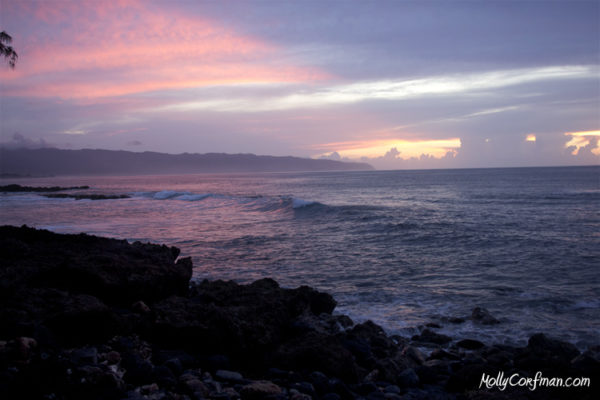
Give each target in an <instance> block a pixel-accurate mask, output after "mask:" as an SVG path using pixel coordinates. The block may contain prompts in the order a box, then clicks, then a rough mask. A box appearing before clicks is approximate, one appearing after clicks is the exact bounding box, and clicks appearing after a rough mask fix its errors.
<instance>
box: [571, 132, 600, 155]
mask: <svg viewBox="0 0 600 400" xmlns="http://www.w3.org/2000/svg"><path fill="white" fill-rule="evenodd" d="M565 136H570V137H571V139H570V140H569V141H568V142H567V143H566V144H565V148H569V147H575V149H574V150H573V151H572V152H571V154H572V155H574V156H576V155H577V154H579V150H581V149H582V148H584V147H586V146H589V145H590V143H592V142H594V143H595V147H593V148H592V149H591V152H592V154H595V155H597V156H600V145H599V144H598V138H599V137H600V130H597V131H579V132H565Z"/></svg>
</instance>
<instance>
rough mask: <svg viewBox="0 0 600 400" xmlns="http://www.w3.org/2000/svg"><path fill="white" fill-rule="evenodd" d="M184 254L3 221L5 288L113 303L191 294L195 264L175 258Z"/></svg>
mask: <svg viewBox="0 0 600 400" xmlns="http://www.w3.org/2000/svg"><path fill="white" fill-rule="evenodd" d="M178 255H179V249H177V248H175V247H167V246H164V245H163V246H159V245H154V244H144V243H140V242H135V243H133V244H129V243H128V242H127V241H125V240H115V239H107V238H101V237H96V236H90V235H85V234H79V235H59V234H55V233H52V232H49V231H46V230H37V229H33V228H27V227H21V228H17V227H13V226H2V227H0V259H2V260H3V263H2V264H1V266H0V290H2V291H5V292H8V291H10V292H14V291H15V290H17V289H19V288H22V287H44V288H49V287H50V288H56V289H62V290H65V291H68V292H73V293H85V294H88V295H92V296H95V297H97V298H99V299H101V300H104V301H106V302H107V303H124V304H131V302H133V301H136V300H140V299H142V300H155V299H159V298H164V297H166V296H169V295H172V294H185V293H187V289H188V282H189V280H190V278H191V275H192V263H191V260H190V259H189V258H183V259H180V260H178V261H177V262H175V260H176V259H177V256H178Z"/></svg>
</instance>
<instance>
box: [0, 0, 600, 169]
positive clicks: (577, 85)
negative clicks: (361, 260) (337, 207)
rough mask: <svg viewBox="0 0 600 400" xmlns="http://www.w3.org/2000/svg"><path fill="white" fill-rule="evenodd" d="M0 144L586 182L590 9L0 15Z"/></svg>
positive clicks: (596, 155)
mask: <svg viewBox="0 0 600 400" xmlns="http://www.w3.org/2000/svg"><path fill="white" fill-rule="evenodd" d="M0 31H6V32H7V33H8V34H9V35H11V36H12V38H13V41H12V43H11V45H12V46H13V47H14V49H15V50H16V51H17V53H18V56H19V57H18V61H17V64H16V66H15V68H14V69H11V68H10V67H9V65H8V62H6V60H0V117H1V121H0V143H1V144H2V145H3V146H5V147H58V148H64V149H80V148H101V149H110V150H128V151H158V152H166V153H176V154H179V153H184V152H188V153H208V152H224V153H254V154H260V155H277V156H287V155H292V156H300V157H312V158H331V159H339V160H352V161H366V162H368V163H370V164H371V165H373V166H374V167H376V168H378V169H405V168H411V169H413V168H424V169H426V168H468V167H513V166H514V167H516V166H550V165H598V164H600V144H599V140H600V1H598V0H594V1H577V0H575V1H544V0H538V1H519V0H514V1H511V0H504V1H486V0H480V1H453V0H445V1H409V0H405V1H402V0H396V1H385V0H381V1H349V0H347V1H342V0H338V1H333V0H328V1H327V0H325V1H322V0H320V1H310V0H307V1H251V0H247V1H202V0H200V1H191V0H187V1H184V0H181V1H178V0H170V1H167V0H163V1H151V0H111V1H103V0H81V1H70V0H48V1H43V0H38V1H26V0H25V1H19V0H0Z"/></svg>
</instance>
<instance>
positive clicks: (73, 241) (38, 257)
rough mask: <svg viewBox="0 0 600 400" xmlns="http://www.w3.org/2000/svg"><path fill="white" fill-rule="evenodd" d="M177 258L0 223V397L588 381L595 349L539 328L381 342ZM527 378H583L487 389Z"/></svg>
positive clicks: (420, 389) (408, 394)
mask: <svg viewBox="0 0 600 400" xmlns="http://www.w3.org/2000/svg"><path fill="white" fill-rule="evenodd" d="M178 254H179V251H178V250H177V249H175V248H172V247H167V246H158V245H151V244H142V243H133V244H129V243H127V242H126V241H119V240H113V239H105V238H98V237H93V236H87V235H57V234H53V233H50V232H47V231H41V230H35V229H31V228H27V227H21V228H15V227H0V259H1V260H2V264H1V268H0V285H1V287H0V289H1V291H0V398H3V399H4V398H6V399H13V398H15V399H16V398H19V399H26V398H39V399H182V400H183V399H185V400H188V399H205V398H206V399H296V400H301V399H311V398H312V399H352V398H364V399H480V398H496V399H508V398H526V399H530V398H539V399H546V398H557V399H561V398H569V399H571V398H590V399H591V398H593V397H592V393H593V390H594V389H595V385H597V384H598V383H597V382H598V376H599V373H600V362H599V355H600V348H597V347H596V348H592V349H589V350H587V351H586V352H584V353H580V352H579V351H578V350H577V349H576V348H575V347H574V346H572V345H570V344H569V343H565V342H561V341H558V340H554V339H551V338H548V337H546V336H545V335H543V334H538V335H534V336H532V337H531V339H530V340H529V343H528V345H527V346H526V347H522V348H517V347H510V346H503V345H486V344H484V343H482V342H478V341H476V340H474V339H471V340H462V341H459V342H457V343H455V341H453V340H452V338H449V337H448V336H444V335H442V334H439V333H437V332H435V331H433V329H438V328H437V327H434V326H429V327H426V328H424V329H422V330H421V333H420V334H419V335H415V337H414V338H413V339H412V340H411V339H408V338H403V337H399V336H393V337H390V336H388V335H387V334H386V333H385V332H384V331H383V329H382V328H381V327H379V326H378V325H376V324H374V323H373V322H371V321H367V322H365V323H362V324H354V323H353V322H352V321H351V320H350V319H349V318H348V317H346V316H341V315H334V314H332V312H333V310H334V308H335V306H336V302H335V301H334V299H333V298H332V297H331V296H330V295H328V294H326V293H321V292H318V291H316V290H314V289H312V288H310V287H306V286H302V287H299V288H296V289H285V288H281V287H279V285H278V284H277V282H275V281H273V280H271V279H262V280H259V281H256V282H254V283H252V284H249V285H238V284H236V283H234V282H223V281H214V282H209V281H203V282H200V283H192V284H190V283H189V281H190V277H191V268H192V265H191V261H190V260H189V259H186V258H183V259H178V258H177V257H178ZM424 343H425V344H426V345H427V346H425V347H426V348H428V350H427V353H430V354H429V355H427V353H424V351H423V350H420V349H419V346H421V345H423V344H424ZM538 373H539V374H542V375H541V377H544V378H564V379H566V378H569V377H571V378H575V377H577V378H579V377H588V378H590V379H591V386H592V387H588V388H573V387H571V388H556V387H537V388H536V390H530V387H525V386H521V387H512V386H510V385H507V388H506V389H505V390H499V389H498V388H497V386H494V385H493V382H494V379H496V380H500V381H501V379H499V378H498V377H499V374H502V376H503V377H506V378H510V377H511V376H513V375H515V374H516V376H517V377H523V378H532V379H533V378H535V377H536V374H538ZM483 374H486V375H483ZM486 385H487V386H486ZM488 386H489V387H488ZM538 386H539V383H538ZM546 386H547V385H546Z"/></svg>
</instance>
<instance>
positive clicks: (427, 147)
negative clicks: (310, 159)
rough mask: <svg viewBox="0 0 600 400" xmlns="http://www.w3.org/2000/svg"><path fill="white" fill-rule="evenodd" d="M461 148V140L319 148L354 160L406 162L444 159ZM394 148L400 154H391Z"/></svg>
mask: <svg viewBox="0 0 600 400" xmlns="http://www.w3.org/2000/svg"><path fill="white" fill-rule="evenodd" d="M460 147H461V142H460V139H459V138H450V139H429V140H405V139H388V140H373V141H364V142H360V141H356V142H338V143H327V144H324V145H321V146H319V148H326V149H329V150H330V151H336V152H337V153H338V154H339V155H340V156H342V157H347V158H353V159H356V158H361V157H369V158H376V157H384V156H386V155H387V156H392V157H394V158H401V159H404V160H407V159H409V158H413V157H416V158H418V157H421V156H422V155H425V156H431V157H435V158H442V157H444V156H446V154H447V153H448V152H450V153H456V151H457V150H458V149H459V148H460ZM394 148H395V149H396V150H397V151H398V152H399V153H396V154H394V153H393V152H391V150H392V149H394Z"/></svg>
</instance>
